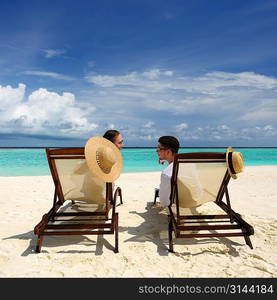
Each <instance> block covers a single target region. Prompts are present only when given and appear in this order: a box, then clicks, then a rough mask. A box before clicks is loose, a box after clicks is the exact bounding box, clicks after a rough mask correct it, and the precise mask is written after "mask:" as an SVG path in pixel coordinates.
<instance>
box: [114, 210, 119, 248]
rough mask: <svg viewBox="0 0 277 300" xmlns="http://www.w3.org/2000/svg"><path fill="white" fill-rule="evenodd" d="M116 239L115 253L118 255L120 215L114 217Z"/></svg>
mask: <svg viewBox="0 0 277 300" xmlns="http://www.w3.org/2000/svg"><path fill="white" fill-rule="evenodd" d="M114 224H115V225H114V237H115V247H114V253H118V213H116V214H115V217H114Z"/></svg>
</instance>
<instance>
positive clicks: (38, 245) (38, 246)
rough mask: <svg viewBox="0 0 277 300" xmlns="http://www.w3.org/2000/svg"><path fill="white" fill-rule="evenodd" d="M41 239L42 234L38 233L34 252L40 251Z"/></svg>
mask: <svg viewBox="0 0 277 300" xmlns="http://www.w3.org/2000/svg"><path fill="white" fill-rule="evenodd" d="M42 241H43V235H39V236H38V240H37V246H36V253H40V250H41V246H42Z"/></svg>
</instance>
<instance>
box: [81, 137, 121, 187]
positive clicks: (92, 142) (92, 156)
mask: <svg viewBox="0 0 277 300" xmlns="http://www.w3.org/2000/svg"><path fill="white" fill-rule="evenodd" d="M85 158H86V162H87V165H88V168H89V170H90V171H91V172H92V173H93V174H94V175H95V176H96V177H98V178H100V179H102V180H103V181H105V182H113V181H115V180H116V179H117V178H118V177H119V175H120V173H121V170H122V166H123V162H122V156H121V153H120V151H119V149H118V148H117V147H116V146H115V145H114V144H113V143H112V142H110V141H109V140H107V139H105V138H103V137H100V136H95V137H92V138H90V139H89V140H88V141H87V143H86V145H85Z"/></svg>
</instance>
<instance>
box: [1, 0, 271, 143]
mask: <svg viewBox="0 0 277 300" xmlns="http://www.w3.org/2000/svg"><path fill="white" fill-rule="evenodd" d="M276 32H277V0H266V1H255V0H251V1H246V0H245V1H224V0H221V1H216V0H209V1H208V0H206V1H204V0H203V1H200V0H199V1H198V0H194V1H185V0H171V1H166V0H164V1H163V0H147V1H146V0H139V1H138V0H129V1H127V0H125V1H123V0H114V1H112V0H101V1H94V0H91V1H86V0H80V1H70V0H67V1H64V0H59V1H52V0H49V1H40V0H37V1H32V0H29V1H6V0H2V1H1V2H0V104H1V106H0V107H1V108H0V147H3V146H6V147H8V146H18V147H21V146H30V147H33V146H34V147H43V146H52V147H55V146H84V144H85V141H86V140H87V139H88V138H89V137H91V136H95V135H100V136H102V135H103V133H104V132H105V131H106V130H107V129H111V128H114V129H118V130H119V131H120V132H121V133H122V135H123V136H124V142H125V146H155V145H156V144H157V139H158V138H159V136H161V135H174V136H176V137H178V138H179V139H180V141H181V145H182V146H203V147H205V146H234V147H236V146H277V143H276V140H277V67H276V66H277V51H276V49H277V35H276Z"/></svg>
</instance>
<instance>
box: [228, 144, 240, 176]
mask: <svg viewBox="0 0 277 300" xmlns="http://www.w3.org/2000/svg"><path fill="white" fill-rule="evenodd" d="M230 152H234V151H233V148H232V147H228V148H227V151H226V165H227V169H228V172H229V174H230V176H231V177H232V178H233V179H237V178H238V175H237V174H235V173H233V172H232V170H231V169H230V161H229V157H230V156H229V153H230Z"/></svg>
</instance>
